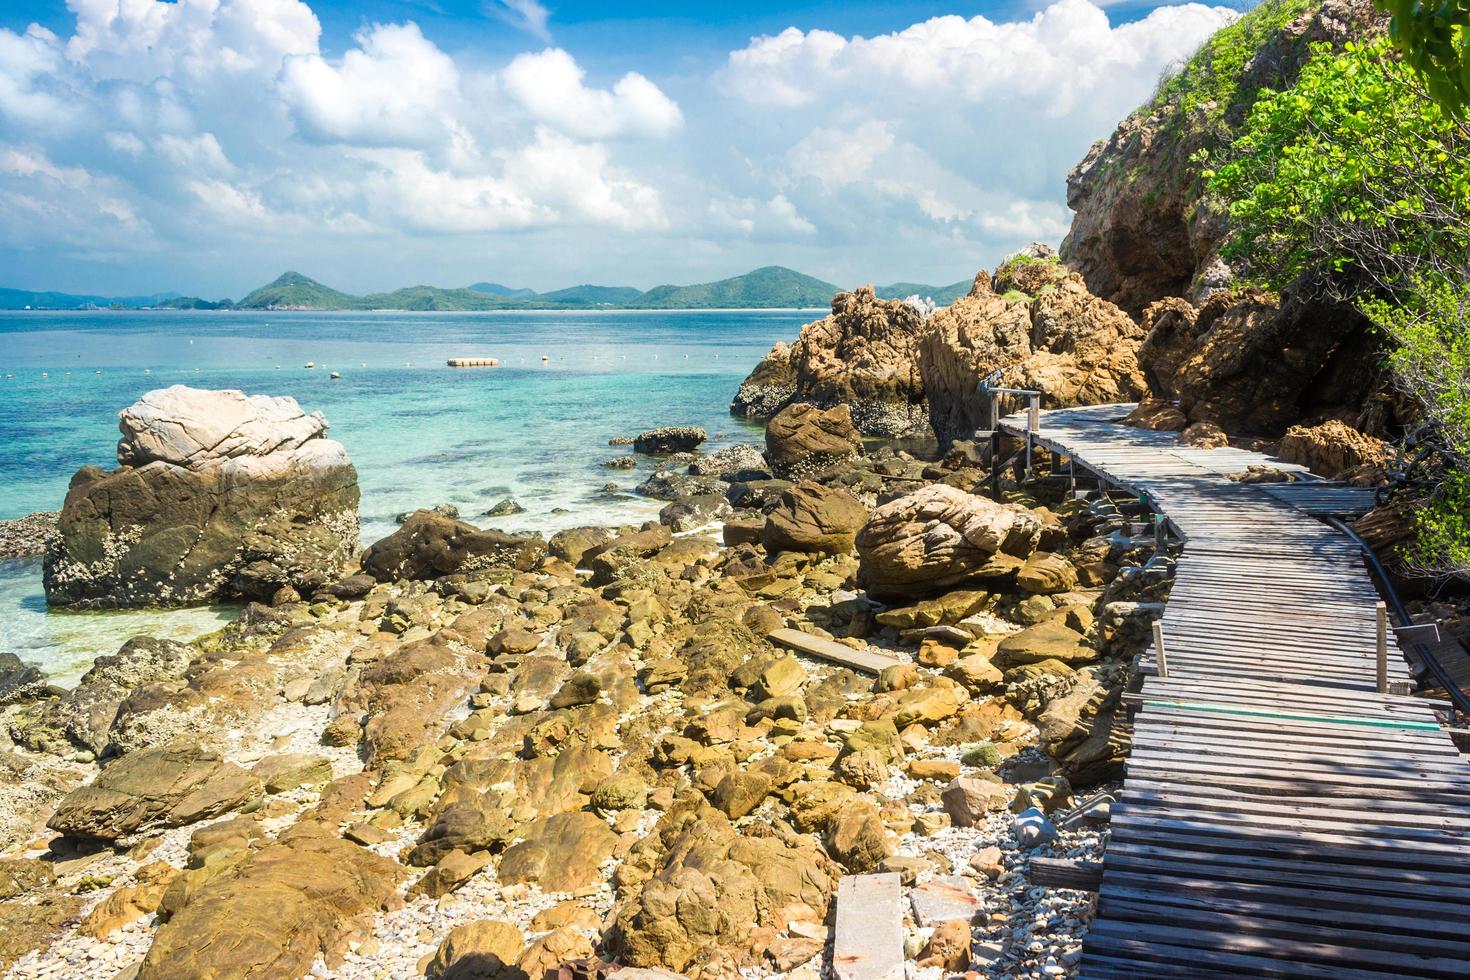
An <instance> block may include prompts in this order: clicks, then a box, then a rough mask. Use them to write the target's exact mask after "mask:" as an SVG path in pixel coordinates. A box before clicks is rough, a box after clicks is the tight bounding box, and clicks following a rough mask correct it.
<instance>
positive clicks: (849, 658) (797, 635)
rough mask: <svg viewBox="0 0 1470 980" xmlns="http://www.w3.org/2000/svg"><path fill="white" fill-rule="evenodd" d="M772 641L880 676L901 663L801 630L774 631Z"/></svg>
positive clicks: (771, 636) (799, 651)
mask: <svg viewBox="0 0 1470 980" xmlns="http://www.w3.org/2000/svg"><path fill="white" fill-rule="evenodd" d="M770 639H771V640H772V641H774V642H776V643H779V644H781V646H783V647H787V648H789V649H792V650H795V651H796V652H797V653H805V654H807V655H809V656H813V657H818V658H820V659H822V660H830V661H831V662H833V663H837V664H841V665H842V666H844V667H851V668H852V669H853V670H860V671H863V672H865V673H869V674H878V673H881V672H882V671H883V668H885V667H892V666H893V665H895V664H897V663H900V662H901V661H899V660H898V658H896V657H888V656H884V655H883V654H881V653H873V652H872V651H869V650H854V649H853V648H852V647H849V646H843V645H842V644H841V643H838V642H836V641H835V640H829V639H827V638H826V637H822V636H814V635H813V634H811V633H804V632H802V631H801V630H795V629H787V628H782V629H778V630H773V631H772V632H771V633H770Z"/></svg>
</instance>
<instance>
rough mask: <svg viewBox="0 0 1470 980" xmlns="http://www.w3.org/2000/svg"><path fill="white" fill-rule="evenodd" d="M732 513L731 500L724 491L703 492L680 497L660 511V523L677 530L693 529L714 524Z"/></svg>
mask: <svg viewBox="0 0 1470 980" xmlns="http://www.w3.org/2000/svg"><path fill="white" fill-rule="evenodd" d="M729 513H730V502H729V501H728V500H726V499H725V495H724V494H722V493H701V494H696V495H695V496H693V497H680V498H679V499H678V500H674V501H672V502H670V503H668V504H666V505H664V507H663V508H662V509H661V510H660V511H659V512H658V520H659V523H660V524H667V525H668V526H669V527H670V528H672V529H673V530H675V531H677V532H683V531H693V530H694V529H695V528H701V527H704V526H705V525H706V524H712V523H714V522H715V521H717V520H719V519H720V518H722V517H725V516H726V515H728V514H729Z"/></svg>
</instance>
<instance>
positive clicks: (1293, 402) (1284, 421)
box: [1144, 283, 1382, 435]
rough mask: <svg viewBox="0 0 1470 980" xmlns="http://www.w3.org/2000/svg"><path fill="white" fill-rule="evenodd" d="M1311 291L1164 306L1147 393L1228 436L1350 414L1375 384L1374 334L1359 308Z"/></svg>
mask: <svg viewBox="0 0 1470 980" xmlns="http://www.w3.org/2000/svg"><path fill="white" fill-rule="evenodd" d="M1321 292H1322V291H1320V290H1318V289H1316V287H1315V285H1314V284H1312V283H1303V284H1301V285H1299V286H1293V287H1292V288H1289V289H1287V290H1286V291H1284V292H1283V294H1282V295H1281V296H1280V297H1277V296H1275V295H1273V294H1270V293H1266V292H1263V291H1261V290H1258V289H1238V290H1231V291H1228V292H1223V293H1220V294H1217V295H1215V296H1212V297H1211V298H1210V299H1209V300H1208V301H1207V302H1206V303H1205V304H1204V305H1203V306H1201V307H1200V308H1199V309H1198V310H1195V309H1193V308H1192V307H1187V306H1186V307H1183V308H1177V309H1176V308H1172V307H1171V308H1170V309H1169V310H1168V316H1167V317H1164V318H1162V319H1159V318H1157V317H1156V321H1155V322H1154V323H1153V324H1152V326H1151V330H1150V334H1149V336H1150V338H1151V339H1150V341H1149V343H1147V344H1146V345H1145V351H1144V353H1145V356H1146V357H1147V356H1150V355H1151V356H1153V357H1154V358H1155V360H1154V361H1152V362H1150V361H1148V360H1147V359H1146V360H1145V367H1146V369H1147V370H1148V372H1149V376H1150V378H1151V379H1153V380H1152V381H1151V387H1152V389H1153V393H1154V395H1155V396H1157V397H1159V398H1165V399H1168V398H1177V399H1178V400H1179V407H1180V410H1181V411H1182V412H1183V414H1184V416H1185V418H1186V419H1187V420H1188V421H1189V422H1190V423H1191V424H1194V423H1199V422H1208V423H1212V424H1213V425H1215V426H1217V427H1218V428H1219V429H1223V430H1224V431H1226V432H1230V433H1235V434H1238V435H1278V434H1280V433H1281V432H1282V431H1283V430H1285V429H1286V428H1287V426H1289V425H1291V424H1293V423H1295V422H1296V421H1298V420H1299V419H1300V418H1302V417H1303V416H1304V415H1312V414H1316V415H1318V416H1319V417H1320V416H1321V415H1329V414H1346V413H1351V414H1352V415H1353V416H1356V415H1358V414H1359V413H1360V411H1361V406H1363V404H1364V403H1365V401H1366V400H1367V399H1368V398H1370V397H1371V396H1372V395H1373V393H1374V392H1375V391H1377V390H1380V389H1381V387H1382V379H1381V378H1380V377H1379V375H1378V373H1377V369H1376V367H1375V363H1376V361H1377V348H1378V344H1379V341H1378V339H1377V338H1376V337H1375V336H1374V334H1373V329H1372V327H1371V326H1370V324H1369V323H1368V321H1367V319H1366V318H1365V317H1364V316H1363V315H1362V314H1361V313H1359V312H1357V311H1356V310H1354V309H1352V308H1351V307H1349V306H1345V305H1338V304H1334V303H1333V302H1332V301H1330V300H1328V299H1326V298H1324V297H1323V296H1322V295H1321ZM1154 312H1155V313H1156V314H1157V313H1159V312H1160V311H1158V310H1155V311H1154ZM1191 321H1192V322H1191ZM1164 332H1167V337H1165V338H1156V337H1155V335H1156V334H1159V333H1164ZM1211 431H1212V430H1211Z"/></svg>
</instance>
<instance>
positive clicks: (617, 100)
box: [500, 48, 683, 139]
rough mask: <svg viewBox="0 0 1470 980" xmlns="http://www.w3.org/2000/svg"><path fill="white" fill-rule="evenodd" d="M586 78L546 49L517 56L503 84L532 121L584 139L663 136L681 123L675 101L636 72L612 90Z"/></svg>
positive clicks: (574, 64) (572, 63)
mask: <svg viewBox="0 0 1470 980" xmlns="http://www.w3.org/2000/svg"><path fill="white" fill-rule="evenodd" d="M585 76H586V72H584V71H583V70H582V68H581V67H580V66H579V65H578V64H577V62H576V61H575V60H573V58H572V56H571V55H569V54H567V53H566V52H565V51H562V50H560V49H558V48H547V49H546V50H545V51H542V52H539V53H537V54H522V55H517V56H516V58H515V59H514V60H513V61H511V63H510V64H509V65H507V66H506V68H505V70H504V71H503V72H501V74H500V79H501V82H502V84H503V85H504V86H505V90H506V92H507V93H509V95H510V96H511V98H513V99H515V100H516V102H518V103H519V104H520V105H521V106H522V107H523V108H524V109H525V110H526V111H527V112H528V113H529V114H530V115H531V117H532V118H534V119H536V120H537V121H539V122H541V123H544V124H548V125H552V126H555V127H557V128H558V129H560V130H562V131H563V132H565V133H567V134H569V135H571V136H577V137H580V138H582V139H608V138H613V137H619V136H646V137H662V136H667V135H668V134H669V133H671V132H672V131H674V130H675V129H677V128H679V126H680V124H681V123H682V122H683V117H682V116H681V115H680V113H679V107H678V106H677V105H675V104H674V102H673V100H672V99H670V98H669V97H668V96H666V95H664V93H663V92H661V91H660V90H659V88H658V86H657V85H654V84H653V83H652V82H650V81H649V80H648V79H646V78H644V77H643V76H642V75H640V74H638V73H637V72H629V73H628V74H626V75H624V76H623V77H622V78H620V79H618V81H617V83H616V84H615V85H613V87H612V90H611V91H608V90H607V89H593V88H588V87H587V86H586V85H584V84H583V79H584V78H585Z"/></svg>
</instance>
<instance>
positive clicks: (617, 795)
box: [592, 772, 648, 810]
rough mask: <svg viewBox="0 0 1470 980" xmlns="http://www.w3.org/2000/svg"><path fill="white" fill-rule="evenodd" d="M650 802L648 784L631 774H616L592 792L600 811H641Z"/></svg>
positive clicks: (596, 806) (595, 804) (593, 804)
mask: <svg viewBox="0 0 1470 980" xmlns="http://www.w3.org/2000/svg"><path fill="white" fill-rule="evenodd" d="M647 802H648V784H647V783H645V782H644V781H643V780H642V779H641V778H639V777H638V776H637V775H635V774H633V773H631V772H620V773H615V774H614V775H611V776H609V777H607V778H606V779H604V780H603V781H602V782H600V783H598V784H597V788H596V789H594V790H593V791H592V806H593V808H594V809H598V810H641V809H643V807H644V806H645V805H646V804H647Z"/></svg>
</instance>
